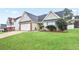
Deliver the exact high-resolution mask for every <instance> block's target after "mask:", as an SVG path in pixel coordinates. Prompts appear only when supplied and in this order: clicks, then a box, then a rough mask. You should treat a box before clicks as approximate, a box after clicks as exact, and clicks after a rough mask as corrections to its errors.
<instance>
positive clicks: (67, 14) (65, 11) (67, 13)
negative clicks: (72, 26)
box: [63, 8, 73, 19]
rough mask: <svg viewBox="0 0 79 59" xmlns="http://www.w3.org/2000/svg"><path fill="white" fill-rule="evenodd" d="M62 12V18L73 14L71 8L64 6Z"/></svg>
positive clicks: (67, 17)
mask: <svg viewBox="0 0 79 59" xmlns="http://www.w3.org/2000/svg"><path fill="white" fill-rule="evenodd" d="M63 12H64V14H63V19H71V18H72V16H73V13H72V10H70V9H68V8H65V9H64V10H63Z"/></svg>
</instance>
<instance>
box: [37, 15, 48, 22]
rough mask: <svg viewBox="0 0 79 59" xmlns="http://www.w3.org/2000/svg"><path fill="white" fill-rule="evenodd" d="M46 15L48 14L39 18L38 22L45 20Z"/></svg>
mask: <svg viewBox="0 0 79 59" xmlns="http://www.w3.org/2000/svg"><path fill="white" fill-rule="evenodd" d="M46 15H47V14H44V15H40V16H38V22H41V21H42V20H43V19H44V18H45V16H46Z"/></svg>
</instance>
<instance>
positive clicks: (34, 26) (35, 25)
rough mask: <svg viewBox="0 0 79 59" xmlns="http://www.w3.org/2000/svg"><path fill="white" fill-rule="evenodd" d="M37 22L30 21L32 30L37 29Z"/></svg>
mask: <svg viewBox="0 0 79 59" xmlns="http://www.w3.org/2000/svg"><path fill="white" fill-rule="evenodd" d="M38 29H39V28H38V24H37V23H32V30H33V31H34V30H38Z"/></svg>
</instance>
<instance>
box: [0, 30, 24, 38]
mask: <svg viewBox="0 0 79 59" xmlns="http://www.w3.org/2000/svg"><path fill="white" fill-rule="evenodd" d="M22 32H23V31H12V32H6V33H3V34H0V39H1V38H5V37H8V36H12V35H15V34H19V33H22Z"/></svg>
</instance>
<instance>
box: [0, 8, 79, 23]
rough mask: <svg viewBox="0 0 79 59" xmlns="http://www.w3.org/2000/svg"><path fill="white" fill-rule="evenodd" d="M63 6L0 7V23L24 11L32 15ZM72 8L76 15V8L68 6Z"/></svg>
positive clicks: (56, 9)
mask: <svg viewBox="0 0 79 59" xmlns="http://www.w3.org/2000/svg"><path fill="white" fill-rule="evenodd" d="M63 9H64V8H0V24H5V23H6V21H7V18H8V17H14V18H16V17H18V16H21V15H22V13H23V12H24V11H27V12H29V13H32V14H34V15H42V14H46V13H48V12H49V11H52V12H57V11H61V10H63ZM69 9H72V10H73V13H74V15H78V13H79V11H78V10H79V9H78V8H69Z"/></svg>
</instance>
